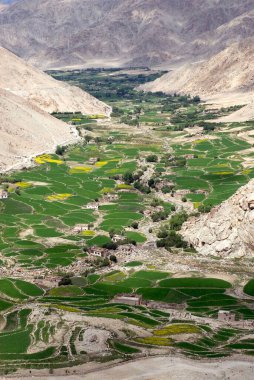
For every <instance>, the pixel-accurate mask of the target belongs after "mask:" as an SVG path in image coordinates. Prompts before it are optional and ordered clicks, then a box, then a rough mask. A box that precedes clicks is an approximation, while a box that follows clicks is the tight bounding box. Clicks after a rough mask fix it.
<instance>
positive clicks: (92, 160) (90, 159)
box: [88, 157, 99, 165]
mask: <svg viewBox="0 0 254 380" xmlns="http://www.w3.org/2000/svg"><path fill="white" fill-rule="evenodd" d="M98 161H99V159H98V158H97V157H91V158H89V160H88V163H89V164H90V165H95V164H96V162H98Z"/></svg>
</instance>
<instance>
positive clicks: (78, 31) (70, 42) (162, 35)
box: [0, 0, 254, 68]
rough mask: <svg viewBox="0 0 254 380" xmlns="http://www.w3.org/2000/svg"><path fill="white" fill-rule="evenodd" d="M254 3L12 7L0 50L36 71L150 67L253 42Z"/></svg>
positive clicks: (0, 24)
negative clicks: (70, 67) (72, 67)
mask: <svg viewBox="0 0 254 380" xmlns="http://www.w3.org/2000/svg"><path fill="white" fill-rule="evenodd" d="M253 9H254V3H253V0H241V1H232V0H223V1H221V0H93V1H91V0H82V1H81V0H62V1H61V6H57V2H55V1H52V0H32V1H31V0H19V1H18V2H16V3H14V4H12V5H10V6H8V7H7V8H5V9H3V10H2V11H1V12H0V44H2V46H4V47H7V48H9V49H11V50H12V51H13V52H15V53H17V54H18V55H20V56H22V57H24V58H26V59H28V60H29V61H30V62H32V63H35V64H36V65H38V66H41V67H44V68H46V67H59V66H66V65H88V66H105V65H109V66H112V65H117V66H119V65H156V64H160V63H165V62H169V61H171V60H174V61H175V60H176V59H180V60H181V59H184V60H186V59H193V58H194V57H195V59H197V57H203V56H206V55H207V54H208V55H209V54H211V53H217V52H219V51H221V50H222V49H224V48H225V47H226V46H228V45H230V44H231V43H232V42H233V41H236V40H239V39H240V40H241V39H244V38H246V36H252V35H254V27H253V12H252V11H253Z"/></svg>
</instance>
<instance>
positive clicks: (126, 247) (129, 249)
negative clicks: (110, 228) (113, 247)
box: [117, 244, 134, 254]
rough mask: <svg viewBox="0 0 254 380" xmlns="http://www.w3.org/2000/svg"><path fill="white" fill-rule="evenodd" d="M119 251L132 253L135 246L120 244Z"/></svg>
mask: <svg viewBox="0 0 254 380" xmlns="http://www.w3.org/2000/svg"><path fill="white" fill-rule="evenodd" d="M117 251H118V252H119V253H123V254H131V253H132V252H133V251H134V246H133V245H132V244H125V245H120V246H119V247H118V249H117Z"/></svg>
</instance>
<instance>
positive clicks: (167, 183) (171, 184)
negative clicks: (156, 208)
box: [155, 180, 175, 190]
mask: <svg viewBox="0 0 254 380" xmlns="http://www.w3.org/2000/svg"><path fill="white" fill-rule="evenodd" d="M163 187H169V188H170V189H173V188H174V187H175V184H174V182H171V181H165V180H164V181H160V182H158V183H156V185H155V188H156V189H157V190H162V189H163Z"/></svg>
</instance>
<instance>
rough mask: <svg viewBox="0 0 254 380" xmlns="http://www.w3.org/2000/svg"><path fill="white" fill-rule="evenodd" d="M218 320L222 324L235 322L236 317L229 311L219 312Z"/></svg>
mask: <svg viewBox="0 0 254 380" xmlns="http://www.w3.org/2000/svg"><path fill="white" fill-rule="evenodd" d="M218 320H219V321H222V322H235V320H236V315H235V313H232V312H231V311H228V310H220V311H219V312H218Z"/></svg>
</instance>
